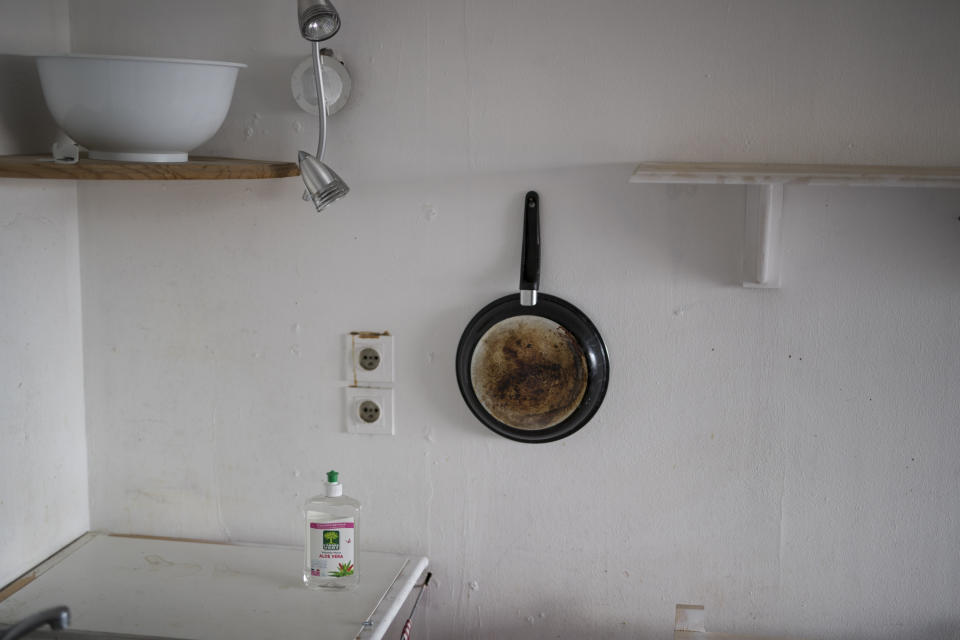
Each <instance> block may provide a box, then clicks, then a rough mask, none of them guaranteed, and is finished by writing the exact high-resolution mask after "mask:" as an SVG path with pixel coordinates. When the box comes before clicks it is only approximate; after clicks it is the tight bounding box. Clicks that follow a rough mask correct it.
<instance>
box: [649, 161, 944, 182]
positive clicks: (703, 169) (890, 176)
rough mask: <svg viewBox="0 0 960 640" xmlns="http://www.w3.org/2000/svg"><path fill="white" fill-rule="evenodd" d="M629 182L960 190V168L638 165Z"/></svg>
mask: <svg viewBox="0 0 960 640" xmlns="http://www.w3.org/2000/svg"><path fill="white" fill-rule="evenodd" d="M630 182H668V183H687V184H746V185H770V184H788V185H846V186H850V187H960V167H902V166H882V165H837V164H822V165H821V164H746V163H733V162H641V163H640V164H639V165H637V169H636V170H635V171H634V172H633V177H631V178H630Z"/></svg>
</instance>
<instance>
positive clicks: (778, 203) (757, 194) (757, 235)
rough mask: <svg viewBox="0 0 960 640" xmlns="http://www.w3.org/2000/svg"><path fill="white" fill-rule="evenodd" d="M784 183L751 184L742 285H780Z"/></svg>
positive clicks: (763, 287) (744, 238) (754, 286)
mask: <svg viewBox="0 0 960 640" xmlns="http://www.w3.org/2000/svg"><path fill="white" fill-rule="evenodd" d="M782 216H783V184H781V183H773V184H763V185H748V186H747V194H746V207H745V211H744V225H743V231H744V236H743V286H745V287H750V288H758V289H779V288H780V266H781V265H780V256H781V251H780V219H781V218H782Z"/></svg>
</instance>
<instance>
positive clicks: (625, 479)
mask: <svg viewBox="0 0 960 640" xmlns="http://www.w3.org/2000/svg"><path fill="white" fill-rule="evenodd" d="M341 4H343V5H344V6H342V7H341V9H342V11H343V17H344V27H343V30H342V31H341V33H340V34H339V35H338V36H336V38H335V39H334V40H332V41H331V45H332V46H333V47H334V49H335V50H336V51H337V52H338V53H340V54H341V55H343V56H344V58H345V59H346V61H347V64H348V66H349V67H350V69H351V71H352V73H353V78H354V91H355V93H354V96H353V98H352V101H351V102H350V104H348V105H347V107H346V108H345V109H344V111H342V112H341V113H339V114H337V115H336V116H334V117H333V118H332V119H331V136H330V143H329V147H328V149H329V161H330V163H331V164H332V165H333V166H334V167H335V168H336V169H337V170H338V171H340V172H341V173H342V174H343V175H344V177H345V178H346V179H347V180H348V181H350V182H351V184H352V185H353V187H354V190H353V192H352V193H351V194H350V196H349V197H348V198H347V199H346V200H344V201H342V202H340V203H338V204H336V205H335V206H334V207H333V208H331V209H330V211H329V212H328V213H326V214H324V215H322V216H316V215H314V214H312V213H311V212H310V210H309V208H308V207H306V205H304V203H302V201H300V199H299V196H300V185H299V183H298V182H297V181H296V180H286V181H283V180H281V181H269V182H248V183H244V182H240V183H192V184H186V183H170V184H148V183H123V184H121V183H110V184H93V183H82V184H80V185H79V187H78V193H79V196H78V197H79V200H78V203H79V204H78V206H79V211H80V246H81V267H82V269H81V273H82V284H83V294H84V347H85V382H86V392H87V407H88V416H87V421H88V438H89V451H90V477H91V488H90V492H91V518H92V522H93V524H94V526H96V527H105V528H109V529H114V530H120V531H135V532H140V533H156V534H165V535H183V536H196V537H213V538H224V539H233V540H251V541H268V542H281V543H298V542H299V540H300V532H299V521H298V517H297V507H298V504H299V503H300V502H302V501H303V500H304V499H305V498H306V497H307V496H308V495H310V494H311V493H314V492H316V491H318V490H320V488H321V486H322V477H323V472H325V471H326V470H327V469H329V468H332V467H335V468H338V469H339V470H340V471H341V472H342V474H343V479H344V481H345V483H346V487H347V493H349V494H351V495H353V496H355V497H357V498H359V499H361V500H362V501H363V502H364V503H365V512H364V520H363V523H362V527H363V528H362V529H361V531H362V532H363V533H362V534H361V536H362V538H361V540H362V541H363V542H362V544H365V545H369V546H370V547H371V548H378V549H387V550H398V551H409V552H417V553H424V554H427V555H429V556H430V558H431V562H432V568H433V571H434V574H435V577H434V581H435V585H436V588H435V589H434V590H433V591H432V593H431V594H430V596H429V600H428V601H427V607H426V610H425V614H426V615H425V618H424V620H421V621H420V622H419V624H420V625H422V626H420V627H419V628H420V629H422V632H423V633H424V634H425V636H426V637H434V638H448V637H469V638H482V637H520V636H522V637H535V638H552V637H558V636H559V637H574V636H579V637H650V638H664V639H666V638H669V637H670V635H671V630H672V625H673V606H674V604H675V603H677V602H700V603H703V604H705V605H706V606H707V608H708V617H709V620H708V624H709V626H710V628H717V629H724V630H730V631H735V630H739V631H743V632H758V633H760V632H789V633H792V634H797V635H805V636H808V637H823V638H856V639H859V638H864V639H866V638H889V639H894V638H910V637H921V636H923V635H924V634H925V635H926V636H928V637H953V636H955V635H956V634H957V632H958V630H960V619H958V617H957V613H956V602H957V600H958V595H960V551H958V549H960V514H958V511H957V508H956V495H957V494H958V491H960V463H958V462H957V460H958V459H960V435H958V433H960V430H958V426H960V401H958V399H957V394H956V389H957V388H958V386H960V364H958V362H960V323H958V320H957V318H958V315H960V280H958V276H960V252H958V251H957V243H958V242H960V222H958V220H957V218H958V216H960V194H958V192H956V191H950V190H929V191H923V190H905V189H854V188H799V187H797V188H788V189H787V191H786V201H785V214H784V223H783V224H784V228H783V239H784V256H783V262H784V278H783V279H784V286H783V289H781V290H772V291H747V290H743V289H742V288H740V287H739V286H737V283H738V282H739V278H740V273H739V264H740V259H741V255H740V253H741V250H742V240H741V235H742V224H743V206H744V194H743V191H742V189H740V188H737V187H722V186H711V187H699V188H697V187H671V186H663V185H630V184H628V183H627V178H628V176H629V174H630V170H631V166H630V164H629V163H630V162H633V161H638V160H650V159H705V160H742V159H747V160H768V161H779V160H783V161H798V162H802V161H808V162H816V161H823V162H826V161H831V162H832V161H839V162H876V163H879V162H902V163H911V162H912V163H931V164H932V163H942V164H946V163H954V164H958V163H960V144H958V143H960V140H958V136H960V131H958V129H957V127H956V116H957V107H956V105H957V104H958V103H960V101H958V98H960V95H958V93H960V84H958V80H957V75H956V73H955V70H954V69H953V68H952V61H954V60H956V59H957V54H958V53H960V51H958V48H960V44H958V42H957V40H956V38H955V33H956V31H957V26H958V22H960V13H958V9H957V6H956V5H955V4H954V3H945V2H944V3H933V2H923V3H887V2H883V3H880V2H844V3H833V2H683V3H678V2H643V3H634V2H612V1H610V2H596V3H589V4H586V5H585V4H583V3H578V2H572V1H567V0H563V1H559V2H558V1H552V2H547V1H546V0H541V1H531V2H520V3H517V2H511V3H506V2H487V3H478V2H472V1H463V2H456V3H451V2H445V1H441V0H423V1H421V2H409V3H395V2H389V3H388V2H349V3H341ZM292 5H293V3H292V2H285V1H283V2H281V1H279V0H278V1H273V2H261V1H258V2H254V1H252V0H248V1H242V2H227V1H226V0H222V1H211V2H185V1H176V0H168V2H165V3H164V4H163V6H164V7H165V8H166V10H165V11H162V12H157V11H156V6H157V5H156V3H154V2H144V1H139V0H123V1H121V0H74V2H73V3H72V4H71V26H72V31H71V38H72V42H73V48H74V50H75V51H80V52H96V53H126V54H135V55H164V56H182V57H197V58H212V59H224V60H235V61H240V62H246V63H247V64H248V65H250V66H249V68H248V69H246V70H244V71H243V72H242V73H241V77H240V80H239V82H238V86H237V93H236V96H235V101H234V106H233V109H232V111H231V114H230V116H229V117H228V120H227V123H226V124H225V126H224V128H223V129H222V130H221V132H220V133H219V134H218V135H217V136H216V137H215V138H214V139H213V140H212V141H211V142H210V143H209V144H207V145H206V146H205V147H204V148H203V150H204V151H207V152H211V153H221V154H225V155H234V156H247V157H266V158H293V157H294V155H295V150H296V149H297V148H306V149H311V148H312V147H313V145H314V144H315V138H314V136H315V133H316V126H315V124H314V123H313V122H312V118H311V117H310V116H308V115H307V114H304V113H303V112H300V111H298V110H297V108H296V106H295V104H294V103H293V101H292V98H291V97H290V95H289V75H290V72H291V71H292V69H293V68H294V66H295V65H296V64H297V63H298V62H299V60H301V59H302V58H303V57H305V56H306V55H307V52H308V47H307V46H306V44H305V43H304V42H303V41H302V40H300V39H299V36H298V35H297V33H296V27H295V20H294V17H293V7H292ZM529 188H535V189H538V190H539V191H540V193H541V196H542V202H543V209H544V229H543V242H544V256H543V269H544V271H543V278H542V285H543V290H544V291H547V292H549V293H554V294H558V295H562V296H564V297H566V298H568V299H569V300H571V301H572V302H574V303H575V304H577V305H578V306H580V307H581V308H582V309H584V310H585V311H586V312H587V313H588V314H589V315H590V316H591V317H592V319H593V320H594V322H595V323H596V324H597V325H598V327H599V329H600V330H601V332H602V333H603V335H604V337H605V339H606V341H607V346H608V349H609V351H610V354H611V360H612V379H611V383H610V389H609V392H608V397H607V399H606V402H605V404H604V405H603V407H602V408H601V409H600V411H599V413H598V414H597V415H596V417H595V418H594V420H593V421H592V422H591V423H590V424H589V425H588V426H587V427H585V428H584V429H583V430H582V431H581V432H579V433H577V434H576V435H574V436H572V437H570V438H568V439H565V440H562V441H560V442H556V443H552V444H548V445H539V446H530V445H522V444H517V443H513V442H509V441H507V440H504V439H502V438H499V437H497V436H494V435H493V434H491V433H490V432H488V431H487V430H486V429H485V428H484V427H482V426H481V425H480V424H479V423H478V422H476V420H475V419H474V418H473V417H472V416H471V415H470V414H469V412H468V410H467V409H466V408H465V406H464V404H463V402H462V400H461V399H460V398H459V394H458V391H457V388H456V383H455V380H454V376H453V356H454V352H455V349H456V344H457V340H458V339H459V335H460V332H461V330H462V329H463V327H464V326H465V325H466V323H467V321H468V320H469V319H470V317H471V316H472V314H473V313H474V312H475V311H476V310H478V309H479V308H480V307H481V306H482V305H483V304H485V303H486V302H487V301H489V300H492V299H493V298H495V297H497V296H499V295H502V294H504V293H508V292H510V291H512V290H514V288H515V286H516V282H517V270H518V257H519V255H518V254H519V229H520V223H519V220H520V211H521V206H522V194H523V193H524V191H526V190H527V189H529ZM353 329H375V330H382V329H389V330H390V331H391V332H393V333H394V334H395V335H396V345H397V353H396V356H397V382H396V406H397V435H396V436H395V437H393V438H372V437H356V436H349V435H347V434H345V433H342V432H341V427H340V423H341V411H342V408H341V399H340V393H341V389H340V387H341V386H342V384H343V382H342V381H341V378H342V374H341V370H340V361H341V354H340V349H341V343H342V335H343V334H344V333H346V332H348V331H350V330H353ZM361 570H362V569H361Z"/></svg>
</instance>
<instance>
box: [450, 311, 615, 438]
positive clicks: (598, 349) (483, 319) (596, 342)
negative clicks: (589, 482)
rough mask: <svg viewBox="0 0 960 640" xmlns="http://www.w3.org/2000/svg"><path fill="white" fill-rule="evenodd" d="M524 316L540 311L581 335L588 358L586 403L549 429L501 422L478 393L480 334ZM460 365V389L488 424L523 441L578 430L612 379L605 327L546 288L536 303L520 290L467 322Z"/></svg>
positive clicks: (472, 408)
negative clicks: (475, 367) (527, 302)
mask: <svg viewBox="0 0 960 640" xmlns="http://www.w3.org/2000/svg"><path fill="white" fill-rule="evenodd" d="M551 311H555V312H559V313H558V314H556V315H560V316H563V319H564V320H569V321H570V322H562V321H561V320H558V318H557V317H556V315H555V314H552V313H551ZM523 315H530V316H539V317H542V318H545V319H547V320H551V321H553V322H556V323H557V324H559V325H560V326H563V327H564V328H566V329H567V330H568V331H570V333H571V334H572V335H573V336H574V337H575V338H576V339H577V342H578V343H579V344H580V346H581V348H583V351H584V354H585V356H586V359H587V371H588V376H587V389H586V391H585V393H584V397H583V398H582V399H581V401H580V404H579V405H578V406H577V408H576V409H574V410H573V412H572V413H571V414H570V415H569V416H568V417H567V418H565V419H564V420H563V421H561V422H560V423H558V424H556V425H553V426H551V427H547V428H545V429H518V428H516V427H512V426H510V425H508V424H505V423H503V422H500V421H499V420H497V419H496V418H495V417H493V416H492V415H491V414H490V413H488V412H487V411H486V409H485V408H484V407H483V405H482V404H481V403H480V401H479V399H478V398H477V397H476V394H475V393H474V392H473V381H472V377H471V374H470V361H471V359H472V357H473V353H474V350H475V349H476V346H477V344H478V343H479V341H480V339H481V338H482V337H483V336H484V335H485V334H486V332H487V331H488V330H489V329H490V328H491V327H492V326H493V325H495V324H496V323H498V322H500V321H503V320H505V319H507V318H511V317H517V316H523ZM570 325H573V326H570ZM456 370H457V385H458V387H459V389H460V394H461V395H462V396H463V399H464V401H465V402H466V404H467V407H468V408H469V409H470V411H471V412H472V413H473V414H474V416H475V417H476V418H477V419H478V420H480V422H481V423H483V425H484V426H486V427H487V428H488V429H490V430H491V431H493V432H495V433H497V434H499V435H501V436H503V437H505V438H508V439H510V440H514V441H517V442H526V443H546V442H554V441H556V440H560V439H561V438H565V437H567V436H570V435H572V434H574V433H576V432H577V431H579V430H580V429H581V428H583V427H584V425H586V424H587V423H588V422H589V421H590V420H591V419H592V418H593V416H594V415H595V414H596V412H597V411H598V410H599V408H600V405H601V404H602V403H603V400H604V397H605V396H606V391H607V386H608V383H609V380H610V359H609V356H608V354H607V349H606V345H605V344H604V342H603V337H602V336H601V335H600V332H599V330H597V327H596V326H595V325H594V324H593V322H592V321H591V320H590V318H589V317H587V315H586V314H585V313H583V311H581V310H580V309H579V308H577V307H576V306H575V305H573V304H571V303H569V302H567V301H566V300H564V299H562V298H558V297H556V296H552V295H550V294H545V293H540V294H539V296H538V301H537V304H536V305H534V306H522V305H520V294H519V293H514V294H510V295H506V296H503V297H501V298H498V299H496V300H494V301H492V302H490V303H489V304H487V305H486V306H485V307H483V308H482V309H481V310H480V311H478V312H477V313H476V314H475V315H474V316H473V318H472V319H471V320H470V322H469V323H467V326H466V328H465V329H464V331H463V334H462V335H461V337H460V342H459V344H458V345H457V357H456Z"/></svg>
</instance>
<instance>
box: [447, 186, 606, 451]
mask: <svg viewBox="0 0 960 640" xmlns="http://www.w3.org/2000/svg"><path fill="white" fill-rule="evenodd" d="M539 286H540V196H539V195H538V194H537V192H535V191H530V192H528V193H527V195H526V199H525V204H524V213H523V253H522V255H521V265H520V293H518V294H512V295H508V296H504V297H502V298H499V299H498V300H494V301H493V302H491V303H490V304H488V305H487V306H485V307H484V308H483V309H481V310H480V311H479V312H478V313H477V315H475V316H474V317H473V319H472V320H471V321H470V322H469V324H467V327H466V329H464V331H463V335H462V336H461V338H460V344H459V346H458V347H457V384H458V385H459V386H460V393H461V394H462V395H463V399H464V400H465V401H466V403H467V406H468V407H469V408H470V410H471V411H472V412H473V414H474V415H475V416H476V417H477V418H478V419H479V420H480V422H482V423H483V424H485V425H486V426H487V427H489V428H490V429H492V430H493V431H495V432H496V433H499V434H500V435H502V436H504V437H507V438H510V439H511V440H517V441H519V442H552V441H554V440H559V439H560V438H565V437H567V436H569V435H570V434H572V433H574V432H575V431H577V430H578V429H580V428H581V427H582V426H583V425H585V424H586V423H587V422H588V421H589V420H590V418H592V417H593V415H594V414H595V413H596V412H597V409H598V408H599V407H600V403H601V402H603V397H604V395H605V394H606V392H607V382H608V381H609V379H610V361H609V359H608V358H607V348H606V346H604V344H603V338H602V337H600V332H599V331H597V328H596V327H595V326H594V325H593V323H592V322H590V319H589V318H588V317H587V316H586V314H584V313H583V312H582V311H580V309H578V308H577V307H575V306H573V305H572V304H570V303H569V302H567V301H566V300H563V299H561V298H557V297H555V296H551V295H547V294H539V295H538V288H539Z"/></svg>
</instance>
